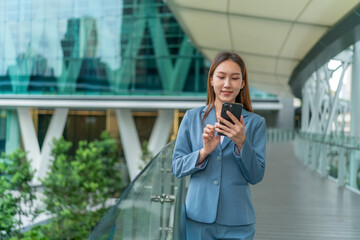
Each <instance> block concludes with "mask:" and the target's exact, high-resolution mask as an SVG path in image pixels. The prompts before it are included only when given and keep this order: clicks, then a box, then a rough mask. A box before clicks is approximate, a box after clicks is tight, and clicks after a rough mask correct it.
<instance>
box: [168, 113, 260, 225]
mask: <svg viewBox="0 0 360 240" xmlns="http://www.w3.org/2000/svg"><path fill="white" fill-rule="evenodd" d="M205 110H206V106H205V107H200V108H195V109H191V110H188V111H187V112H186V114H185V116H184V118H183V120H182V122H181V124H180V128H179V132H178V136H177V139H176V144H175V149H174V155H173V161H172V172H173V174H174V175H175V176H176V177H179V178H181V177H184V176H187V175H191V179H190V185H189V188H188V191H187V196H186V200H185V206H186V215H187V217H188V218H190V219H193V220H195V221H198V222H203V223H214V222H216V223H218V224H222V225H228V226H238V225H248V224H253V223H255V222H256V218H255V211H254V207H253V204H252V201H251V192H250V187H249V183H250V184H256V183H258V182H260V181H261V180H262V179H263V177H264V172H265V152H266V125H265V119H264V118H263V117H260V116H259V115H257V114H255V113H251V112H248V111H245V110H243V111H242V116H243V119H244V123H245V136H246V139H245V143H244V145H243V148H242V149H241V151H240V155H236V154H235V147H236V146H235V144H234V143H233V142H232V141H231V139H230V138H228V137H226V136H225V137H224V140H223V142H222V144H221V143H219V145H218V146H217V148H216V149H215V150H214V151H213V152H212V153H211V154H210V155H208V156H207V157H206V159H205V161H204V164H202V165H201V166H198V165H197V161H198V157H199V152H200V149H201V148H202V146H203V141H202V133H203V129H204V125H203V123H202V119H203V116H204V114H205ZM215 122H216V114H215V109H214V108H213V109H212V110H211V112H210V113H209V115H208V116H207V118H206V119H205V126H206V125H207V124H211V125H214V124H215Z"/></svg>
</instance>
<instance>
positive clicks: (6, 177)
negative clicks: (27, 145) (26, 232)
mask: <svg viewBox="0 0 360 240" xmlns="http://www.w3.org/2000/svg"><path fill="white" fill-rule="evenodd" d="M33 176H34V171H32V170H31V169H30V162H29V161H26V153H25V152H24V151H22V150H21V149H17V150H15V151H14V152H12V153H11V154H8V155H5V154H2V160H1V162H0V209H1V212H0V236H2V237H4V236H10V235H16V236H17V238H18V239H20V238H21V233H20V229H21V227H22V224H23V221H22V217H23V216H26V217H27V216H32V217H33V218H35V217H36V216H37V214H38V211H37V209H36V208H33V207H32V206H33V201H34V199H35V195H34V193H33V189H32V187H31V186H30V182H31V180H32V178H33ZM23 206H26V207H23ZM25 208H26V209H25Z"/></svg>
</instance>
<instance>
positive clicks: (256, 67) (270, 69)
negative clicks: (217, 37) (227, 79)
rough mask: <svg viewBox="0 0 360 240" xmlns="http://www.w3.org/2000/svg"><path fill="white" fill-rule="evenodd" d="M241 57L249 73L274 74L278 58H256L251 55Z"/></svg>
mask: <svg viewBox="0 0 360 240" xmlns="http://www.w3.org/2000/svg"><path fill="white" fill-rule="evenodd" d="M239 55H240V56H241V57H242V58H243V59H244V61H245V64H246V67H247V69H248V71H254V72H262V73H269V74H274V72H275V65H276V58H269V57H261V56H254V55H249V54H241V53H239Z"/></svg>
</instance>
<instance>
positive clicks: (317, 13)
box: [298, 0, 360, 26]
mask: <svg viewBox="0 0 360 240" xmlns="http://www.w3.org/2000/svg"><path fill="white" fill-rule="evenodd" d="M359 3H360V1H359V0H343V1H340V0H312V1H311V3H310V4H309V6H308V7H307V8H306V10H305V11H304V12H303V14H302V15H301V16H300V18H299V19H298V20H299V21H300V22H308V23H314V24H321V25H327V26H332V25H334V24H335V23H336V22H337V21H339V20H340V19H341V18H342V17H343V16H344V15H345V14H347V13H348V12H349V10H351V9H352V8H354V7H355V6H356V5H357V4H359Z"/></svg>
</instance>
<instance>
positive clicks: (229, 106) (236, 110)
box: [219, 102, 243, 135]
mask: <svg viewBox="0 0 360 240" xmlns="http://www.w3.org/2000/svg"><path fill="white" fill-rule="evenodd" d="M242 109H243V105H242V104H241V103H226V102H225V103H223V105H222V108H221V117H222V118H224V119H226V120H228V121H229V122H231V123H232V124H234V122H233V121H232V120H231V118H230V117H229V116H228V115H227V114H226V111H230V112H231V113H232V114H233V115H234V116H235V117H236V118H237V119H240V116H241V111H242ZM220 124H223V125H224V123H222V122H221V121H220ZM219 134H220V135H224V134H222V133H219Z"/></svg>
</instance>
